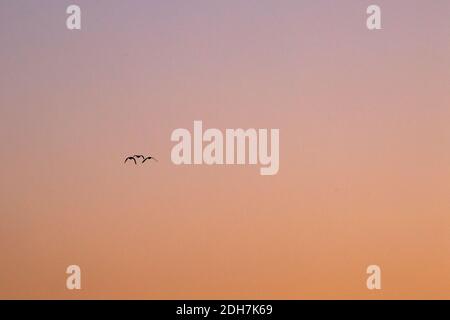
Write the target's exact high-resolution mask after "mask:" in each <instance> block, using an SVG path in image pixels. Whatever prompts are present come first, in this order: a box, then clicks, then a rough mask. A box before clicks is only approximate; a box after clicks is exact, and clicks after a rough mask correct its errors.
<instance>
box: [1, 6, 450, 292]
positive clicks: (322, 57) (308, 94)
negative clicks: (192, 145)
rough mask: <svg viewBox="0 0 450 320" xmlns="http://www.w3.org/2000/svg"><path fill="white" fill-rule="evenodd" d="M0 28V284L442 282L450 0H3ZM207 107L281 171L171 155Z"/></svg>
mask: <svg viewBox="0 0 450 320" xmlns="http://www.w3.org/2000/svg"><path fill="white" fill-rule="evenodd" d="M72 3H76V4H77V5H79V6H80V7H81V10H82V30H80V31H69V30H67V28H66V18H67V14H66V8H67V6H68V5H70V4H72ZM373 3H376V4H378V5H379V6H380V7H381V9H382V30H377V31H369V30H368V29H367V28H366V18H367V14H366V8H367V6H369V5H370V4H373ZM0 40H1V42H0V43H1V45H0V122H1V126H0V141H1V152H0V160H1V162H2V166H1V167H0V177H1V179H0V257H1V259H0V298H3V299H17V298H22V299H23V298H25V299H30V298H38V299H49V298H55V299H79V298H81V299H94V298H95V299H98V298H105V299H119V298H121V299H216V298H218V299H219V298H220V299H241V298H248V299H263V298H264V299H316V298H321V299H336V298H339V299H347V298H349V299H350V298H356V299H398V298H404V299H415V298H421V299H450V125H449V123H450V122H449V119H450V1H448V0H433V1H419V0H396V1H387V0H374V1H365V0H342V1H331V0H308V1H301V0H291V1H287V0H280V1H275V0H270V1H269V0H245V1H243V0H226V1H225V0H223V1H211V0H191V1H185V0H177V1H174V0H153V1H151V0H141V1H138V0H129V1H119V0H108V1H106V0H96V1H88V0H76V1H65V0H40V1H31V0H26V1H25V0H0ZM195 120H201V121H203V126H204V127H205V128H219V129H221V130H225V129H226V128H244V129H247V128H266V129H271V128H277V129H279V130H280V170H279V172H278V174H277V175H274V176H261V175H260V174H259V166H251V165H244V166H225V165H224V166H220V165H216V166H207V165H201V166H177V165H174V164H173V163H172V161H171V158H170V154H171V150H172V147H173V146H174V145H175V143H174V142H172V141H170V136H171V133H172V131H173V130H175V129H177V128H187V129H189V130H191V131H192V128H193V122H194V121H195ZM136 153H143V154H151V155H154V156H155V157H156V158H158V160H159V162H158V163H151V164H149V165H145V166H134V165H128V164H127V165H124V163H123V161H124V158H125V157H126V156H128V155H132V154H136ZM72 264H75V265H79V266H80V267H81V270H82V290H81V291H69V290H67V289H66V286H65V284H66V278H67V275H66V273H65V271H66V268H67V266H69V265H72ZM372 264H375V265H379V266H380V267H381V270H382V286H383V287H382V290H380V291H376V290H375V291H370V290H368V289H367V287H366V279H367V274H366V268H367V266H369V265H372Z"/></svg>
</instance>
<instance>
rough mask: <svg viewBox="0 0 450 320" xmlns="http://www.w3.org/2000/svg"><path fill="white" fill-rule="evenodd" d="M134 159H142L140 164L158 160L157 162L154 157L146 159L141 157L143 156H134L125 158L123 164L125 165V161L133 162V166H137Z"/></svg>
mask: <svg viewBox="0 0 450 320" xmlns="http://www.w3.org/2000/svg"><path fill="white" fill-rule="evenodd" d="M136 159H142V162H141V163H144V162H145V161H147V160H153V161H156V162H158V160H157V159H156V158H155V157H146V156H143V155H140V154H136V155H134V156H132V157H127V158H126V159H125V162H124V163H127V161H133V162H134V164H137V161H136Z"/></svg>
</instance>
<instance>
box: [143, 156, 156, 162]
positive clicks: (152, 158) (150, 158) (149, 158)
mask: <svg viewBox="0 0 450 320" xmlns="http://www.w3.org/2000/svg"><path fill="white" fill-rule="evenodd" d="M147 160H155V161H156V162H158V159H156V158H154V157H147V158H145V159H144V160H142V163H144V162H145V161H147Z"/></svg>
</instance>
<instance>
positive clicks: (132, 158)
mask: <svg viewBox="0 0 450 320" xmlns="http://www.w3.org/2000/svg"><path fill="white" fill-rule="evenodd" d="M128 160H133V161H134V164H137V162H136V159H135V158H134V157H128V158H126V159H125V162H124V163H127V161H128Z"/></svg>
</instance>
